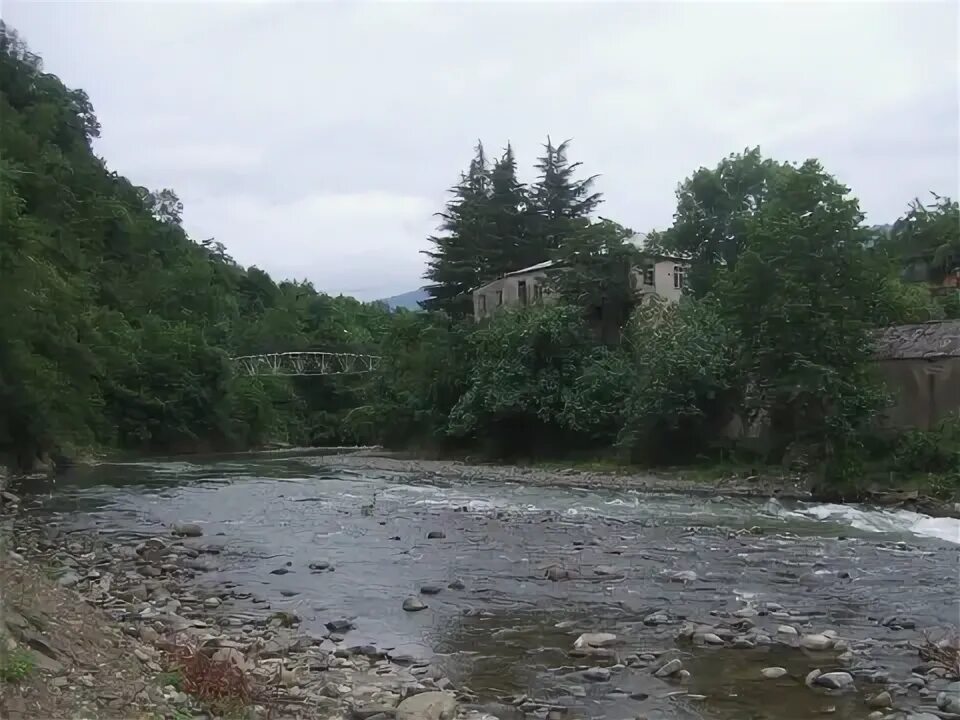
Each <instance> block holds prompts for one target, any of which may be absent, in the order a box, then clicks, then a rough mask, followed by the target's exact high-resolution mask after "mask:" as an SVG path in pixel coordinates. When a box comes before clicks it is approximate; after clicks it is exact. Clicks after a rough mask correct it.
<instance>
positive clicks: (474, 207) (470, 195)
mask: <svg viewBox="0 0 960 720" xmlns="http://www.w3.org/2000/svg"><path fill="white" fill-rule="evenodd" d="M450 193H451V194H452V195H453V199H452V200H450V201H449V202H448V203H447V206H446V209H445V210H444V211H443V212H441V213H438V215H439V217H440V218H441V223H440V230H441V234H439V235H435V236H433V237H431V238H430V242H431V243H433V245H434V249H433V250H425V251H424V254H425V255H426V256H427V257H428V258H429V260H428V261H427V271H426V273H425V274H424V277H426V278H427V279H428V280H430V281H431V283H432V284H430V285H428V286H427V287H426V288H425V289H426V291H427V292H428V293H430V297H429V298H428V299H427V300H425V301H423V302H422V303H421V305H422V306H423V308H424V309H426V310H445V311H446V312H448V313H450V314H451V315H466V314H469V313H470V312H471V308H472V298H471V295H470V293H471V291H472V290H473V289H474V288H476V287H477V286H478V285H480V284H481V280H482V279H483V278H484V277H486V274H485V273H484V272H483V268H484V264H485V260H486V258H487V256H488V254H489V253H488V252H487V250H486V248H487V247H488V236H490V235H491V228H490V213H489V205H490V195H491V189H490V168H489V166H488V163H487V157H486V154H485V152H484V150H483V143H480V142H478V143H477V147H476V151H475V154H474V157H473V160H471V161H470V167H469V169H468V170H467V172H466V173H463V174H461V176H460V182H458V183H457V184H456V185H455V186H454V187H452V188H451V189H450Z"/></svg>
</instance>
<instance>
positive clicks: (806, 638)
mask: <svg viewBox="0 0 960 720" xmlns="http://www.w3.org/2000/svg"><path fill="white" fill-rule="evenodd" d="M800 647H802V648H805V649H807V650H829V649H830V648H832V647H833V638H831V637H828V636H826V635H801V636H800Z"/></svg>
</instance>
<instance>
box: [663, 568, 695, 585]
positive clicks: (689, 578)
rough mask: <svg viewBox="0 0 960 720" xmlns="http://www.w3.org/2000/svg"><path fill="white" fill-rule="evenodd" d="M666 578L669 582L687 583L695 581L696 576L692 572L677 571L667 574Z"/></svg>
mask: <svg viewBox="0 0 960 720" xmlns="http://www.w3.org/2000/svg"><path fill="white" fill-rule="evenodd" d="M666 577H667V579H669V580H670V581H671V582H682V583H689V582H694V581H695V580H696V579H697V574H696V573H695V572H694V571H693V570H677V571H676V572H667V573H666Z"/></svg>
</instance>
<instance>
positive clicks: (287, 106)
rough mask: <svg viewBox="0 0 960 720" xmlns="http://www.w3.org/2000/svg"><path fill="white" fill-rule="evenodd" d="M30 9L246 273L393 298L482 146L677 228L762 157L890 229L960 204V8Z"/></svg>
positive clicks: (108, 129)
mask: <svg viewBox="0 0 960 720" xmlns="http://www.w3.org/2000/svg"><path fill="white" fill-rule="evenodd" d="M5 11H6V12H5V16H6V18H7V20H8V21H9V22H10V23H11V24H13V25H14V26H15V27H17V28H18V30H19V31H20V32H21V33H22V35H23V36H24V38H25V39H26V40H27V41H28V43H30V45H31V47H33V49H34V50H36V51H37V52H39V53H40V54H42V55H43V56H44V57H45V59H46V63H47V68H48V70H50V71H51V72H54V73H57V74H58V75H60V76H61V77H62V78H63V79H64V81H65V82H67V83H68V84H69V85H72V86H75V87H83V88H84V89H86V90H87V91H88V92H89V94H90V96H91V98H92V100H93V102H94V104H95V106H96V108H97V112H98V115H99V117H100V120H101V122H102V124H103V138H102V140H101V141H100V142H99V144H98V147H97V150H98V152H100V153H101V154H102V155H104V156H105V157H106V158H107V160H108V162H109V164H110V165H111V167H112V168H114V169H116V170H117V171H119V172H122V173H125V174H128V175H130V176H131V179H133V180H134V181H135V182H137V183H139V184H145V185H148V186H151V187H168V186H170V187H174V188H175V189H176V190H177V192H178V193H179V194H180V196H181V198H182V199H183V201H184V204H185V206H186V212H185V222H186V225H187V228H188V230H189V231H190V232H191V233H192V234H194V235H195V236H197V237H207V236H210V235H213V236H216V237H217V238H218V239H219V240H221V241H222V242H224V243H225V244H226V245H227V247H228V249H229V250H230V252H231V253H232V254H233V255H234V256H235V257H236V258H237V259H238V260H240V261H241V262H244V263H248V264H257V265H259V266H261V267H263V268H265V269H267V270H269V271H270V272H271V273H274V274H276V275H278V276H280V277H283V276H291V277H297V278H309V279H311V280H313V281H314V283H315V284H316V286H317V287H318V288H321V289H324V290H327V291H330V292H334V293H336V292H349V293H356V294H357V295H358V296H361V297H364V298H373V297H379V296H385V295H390V294H394V293H397V292H401V291H404V290H408V289H411V288H413V287H416V286H417V285H419V284H420V283H421V279H420V275H421V273H422V268H423V262H422V257H421V256H420V255H419V250H421V249H423V248H424V247H426V245H427V243H426V237H427V236H428V235H429V234H430V233H431V232H432V231H433V230H434V227H435V218H434V217H433V213H434V212H435V211H436V210H439V209H440V207H441V206H442V203H443V202H444V200H445V198H446V195H445V191H446V188H447V187H448V186H449V185H450V184H451V183H453V182H454V181H455V180H456V178H457V174H458V173H459V171H460V170H461V169H462V168H463V167H464V166H465V165H466V163H467V161H468V159H469V156H470V151H471V146H472V145H473V143H475V142H476V140H477V139H478V138H482V139H483V140H484V141H485V143H486V144H487V147H488V150H490V151H491V153H494V152H498V151H499V150H500V148H502V146H503V145H504V144H505V143H506V142H507V141H508V140H509V141H512V142H513V144H514V147H515V149H516V150H517V153H518V158H519V160H520V162H521V165H522V168H523V172H524V173H525V175H526V177H527V178H528V179H529V177H530V175H531V166H532V163H533V161H534V158H535V157H536V155H537V153H538V151H539V150H540V144H541V143H542V141H543V139H544V137H545V135H546V134H547V133H550V134H551V135H552V136H553V137H554V139H565V138H568V137H572V138H574V149H573V155H574V157H575V158H576V159H577V160H582V161H583V162H584V166H585V170H587V171H589V172H591V173H594V172H596V173H600V174H601V178H600V180H599V189H600V190H602V191H603V192H604V193H605V194H606V199H607V202H606V203H605V204H604V205H603V206H602V209H601V212H602V214H603V215H605V216H607V217H613V218H616V219H618V220H620V221H621V222H624V223H625V224H627V225H630V226H631V227H633V228H634V229H637V230H646V229H649V228H651V227H664V226H665V225H666V224H668V223H669V221H670V217H671V214H672V212H673V205H674V197H673V192H674V189H675V186H676V184H677V182H678V181H680V180H682V179H683V177H685V176H687V175H689V174H690V173H691V172H692V171H694V170H695V169H696V168H697V167H698V166H700V165H713V164H715V163H716V162H717V161H718V160H719V159H720V158H721V157H722V156H724V155H726V154H727V153H729V152H732V151H737V150H741V149H743V148H744V147H746V146H748V145H750V146H752V145H757V144H759V145H760V146H761V147H762V148H763V149H764V151H765V152H766V153H767V154H768V155H771V156H774V157H777V158H781V159H789V160H802V159H805V158H806V157H810V156H814V157H819V158H820V159H821V160H822V161H823V162H824V165H825V166H826V167H827V168H828V169H829V170H831V171H833V172H835V173H836V174H837V175H838V176H839V177H840V178H841V179H842V180H843V181H844V182H846V183H847V184H848V185H850V186H851V187H852V188H853V190H854V192H855V193H856V194H857V195H858V196H859V197H860V198H861V201H862V204H863V207H864V208H865V209H866V210H867V212H868V214H869V216H870V218H871V219H874V220H876V221H878V222H879V221H888V220H890V219H892V218H893V217H895V216H896V215H897V214H899V213H900V212H901V211H902V210H903V208H904V206H905V204H906V202H907V201H908V200H909V199H910V198H911V197H912V196H914V195H916V194H920V193H923V192H925V191H926V190H928V189H936V190H940V191H941V192H948V193H955V192H956V191H957V183H958V175H957V162H956V157H957V151H958V147H957V136H958V134H960V133H958V120H957V107H956V98H957V81H958V76H957V64H956V59H957V33H956V23H957V6H956V5H955V4H952V3H922V4H901V5H898V4H880V3H833V4H826V3H770V4H756V3H754V4H744V5H740V4H727V3H722V4H721V3H717V4H693V3H632V4H631V3H513V4H507V3H473V4H466V3H436V4H427V3H357V4H348V3H305V4H292V3H291V4H287V3H261V4H258V3H236V2H230V3H221V2H207V3H188V4H183V3H132V2H130V3H62V2H48V3H32V2H30V3H28V2H23V1H21V0H14V2H9V0H8V2H7V4H6V7H5Z"/></svg>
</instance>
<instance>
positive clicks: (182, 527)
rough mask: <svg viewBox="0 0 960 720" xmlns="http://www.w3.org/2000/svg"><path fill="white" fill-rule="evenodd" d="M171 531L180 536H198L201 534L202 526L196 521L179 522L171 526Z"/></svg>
mask: <svg viewBox="0 0 960 720" xmlns="http://www.w3.org/2000/svg"><path fill="white" fill-rule="evenodd" d="M172 532H173V534H174V535H180V536H182V537H200V536H201V535H203V528H202V527H200V526H199V525H197V524H196V523H180V524H176V525H174V526H173V528H172Z"/></svg>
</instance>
